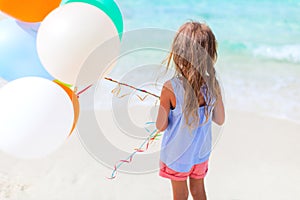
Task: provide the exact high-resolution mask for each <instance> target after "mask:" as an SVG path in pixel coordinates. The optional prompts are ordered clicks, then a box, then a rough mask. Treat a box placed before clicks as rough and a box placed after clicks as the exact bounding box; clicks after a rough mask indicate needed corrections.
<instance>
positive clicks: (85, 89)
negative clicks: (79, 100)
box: [77, 84, 93, 97]
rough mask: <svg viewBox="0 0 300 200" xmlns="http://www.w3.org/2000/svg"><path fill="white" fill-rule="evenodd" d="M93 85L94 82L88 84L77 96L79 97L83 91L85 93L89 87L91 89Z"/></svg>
mask: <svg viewBox="0 0 300 200" xmlns="http://www.w3.org/2000/svg"><path fill="white" fill-rule="evenodd" d="M92 86H93V84H91V85H89V86H87V87H86V88H84V89H83V90H81V91H80V92H78V93H77V97H79V96H80V95H81V94H82V93H84V92H85V91H87V90H88V89H90V88H91V87H92Z"/></svg>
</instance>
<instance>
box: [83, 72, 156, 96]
mask: <svg viewBox="0 0 300 200" xmlns="http://www.w3.org/2000/svg"><path fill="white" fill-rule="evenodd" d="M104 79H105V80H108V81H111V82H114V83H117V84H118V85H123V86H126V87H129V88H131V89H133V90H136V91H139V92H143V93H146V94H149V95H151V96H153V97H156V98H158V99H160V96H158V95H156V94H154V93H151V92H148V91H147V90H144V89H140V88H136V87H134V86H132V85H129V84H127V83H121V82H119V81H116V80H114V79H112V78H109V77H105V78H104ZM92 86H93V84H91V85H89V86H87V87H86V88H84V89H83V90H81V91H80V92H78V93H77V96H78V97H79V96H80V95H81V94H82V93H84V92H85V91H87V90H88V89H90V88H91V87H92ZM137 96H138V95H137ZM138 97H139V99H141V100H142V101H143V100H144V99H145V98H146V96H145V97H144V98H142V97H140V96H138Z"/></svg>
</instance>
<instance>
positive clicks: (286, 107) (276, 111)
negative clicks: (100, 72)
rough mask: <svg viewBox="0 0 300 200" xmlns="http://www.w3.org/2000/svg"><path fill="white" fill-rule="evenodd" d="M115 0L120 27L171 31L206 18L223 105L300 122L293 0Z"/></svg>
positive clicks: (298, 17) (298, 23) (299, 54)
mask: <svg viewBox="0 0 300 200" xmlns="http://www.w3.org/2000/svg"><path fill="white" fill-rule="evenodd" d="M118 4H119V6H120V8H121V10H122V13H123V16H124V24H125V31H130V30H134V29H139V28H148V27H155V28H166V29H170V30H177V29H178V28H179V26H180V25H181V24H183V23H184V22H186V21H188V20H196V21H201V22H206V23H207V24H208V25H209V26H210V27H211V28H212V30H213V31H214V33H215V35H216V37H217V40H218V45H219V51H218V52H219V58H218V62H217V64H216V68H217V71H218V74H219V77H220V81H221V82H222V85H223V87H224V90H225V98H226V99H225V101H226V105H227V107H228V108H230V109H238V110H246V111H254V112H259V113H263V114H267V115H271V116H275V117H282V118H286V119H290V120H294V121H298V122H300V103H299V100H300V90H299V88H300V1H299V0H285V1H284V0H249V1H241V0H229V1H222V0H205V1H202V0H185V1H183V0H172V1H171V0H163V1H161V0H152V1H148V0H139V1H136V0H135V1H134V0H123V1H122V0H118ZM145 59H147V58H146V57H145ZM117 67H118V66H117ZM117 70H119V71H118V72H120V70H121V71H122V69H121V68H120V67H119V68H118V69H117ZM126 70H128V69H127V68H124V71H126Z"/></svg>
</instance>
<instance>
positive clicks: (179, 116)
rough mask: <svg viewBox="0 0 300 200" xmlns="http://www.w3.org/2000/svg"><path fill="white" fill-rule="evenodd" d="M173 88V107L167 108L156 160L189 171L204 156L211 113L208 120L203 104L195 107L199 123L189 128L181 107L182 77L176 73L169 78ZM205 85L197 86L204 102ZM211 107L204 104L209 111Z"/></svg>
mask: <svg viewBox="0 0 300 200" xmlns="http://www.w3.org/2000/svg"><path fill="white" fill-rule="evenodd" d="M171 83H172V87H173V92H174V94H175V97H176V107H175V108H174V110H170V113H169V116H168V121H169V123H168V127H167V129H166V130H165V132H164V134H163V140H162V144H161V152H160V160H161V161H162V162H164V163H165V164H166V165H167V166H168V167H169V168H171V169H173V170H175V171H177V172H189V171H190V170H191V168H192V167H193V165H195V164H199V163H202V162H205V161H207V160H208V158H209V156H210V152H211V147H212V144H211V143H212V130H211V125H212V116H211V115H210V116H209V119H208V121H207V122H206V123H205V124H204V122H205V121H206V117H205V106H202V107H199V108H198V114H199V118H200V120H199V126H198V127H197V128H195V129H193V130H189V127H188V126H187V125H186V120H185V117H184V114H183V111H182V108H183V103H184V88H183V84H182V80H180V78H178V77H174V78H172V79H171ZM205 90H206V87H202V88H201V92H202V94H203V96H204V99H205V102H208V100H209V99H208V98H207V97H206V96H205ZM211 109H212V107H211V106H209V107H208V111H209V113H211V112H210V111H211Z"/></svg>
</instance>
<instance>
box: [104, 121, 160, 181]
mask: <svg viewBox="0 0 300 200" xmlns="http://www.w3.org/2000/svg"><path fill="white" fill-rule="evenodd" d="M147 124H148V125H149V124H155V122H147V123H146V125H147ZM145 130H146V131H147V132H148V133H150V134H149V136H148V137H147V138H146V139H145V141H144V142H143V143H142V144H141V145H140V147H139V148H135V149H134V152H133V153H132V154H130V155H129V156H128V157H127V158H126V159H125V160H119V161H118V162H117V163H116V164H115V166H114V170H113V172H112V174H111V176H110V177H108V178H107V179H110V180H113V179H115V178H116V176H117V171H118V169H119V168H120V167H121V166H122V165H123V164H124V163H127V164H128V163H131V162H132V160H133V157H134V156H135V154H137V153H142V152H145V151H147V150H148V148H149V146H150V144H152V142H153V141H154V140H156V139H157V137H159V136H161V134H160V131H158V130H157V129H155V130H154V131H152V132H151V131H150V130H149V129H148V128H145ZM145 145H146V147H145V149H143V147H144V146H145Z"/></svg>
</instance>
